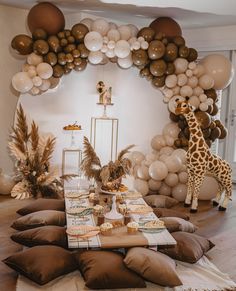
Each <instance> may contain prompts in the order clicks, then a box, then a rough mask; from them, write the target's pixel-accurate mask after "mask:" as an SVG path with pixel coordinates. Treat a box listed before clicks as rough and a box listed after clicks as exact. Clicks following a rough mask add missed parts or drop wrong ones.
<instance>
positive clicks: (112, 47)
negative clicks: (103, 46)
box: [107, 40, 116, 50]
mask: <svg viewBox="0 0 236 291" xmlns="http://www.w3.org/2000/svg"><path fill="white" fill-rule="evenodd" d="M115 46H116V43H115V41H114V40H109V41H108V43H107V47H108V49H111V50H112V49H114V48H115Z"/></svg>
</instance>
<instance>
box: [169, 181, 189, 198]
mask: <svg viewBox="0 0 236 291" xmlns="http://www.w3.org/2000/svg"><path fill="white" fill-rule="evenodd" d="M186 195H187V186H186V185H185V184H181V183H180V184H178V185H176V186H175V187H174V188H172V196H173V197H174V198H175V199H177V200H178V201H180V202H182V201H184V200H185V198H186Z"/></svg>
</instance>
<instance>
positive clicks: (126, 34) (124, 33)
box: [118, 25, 132, 40]
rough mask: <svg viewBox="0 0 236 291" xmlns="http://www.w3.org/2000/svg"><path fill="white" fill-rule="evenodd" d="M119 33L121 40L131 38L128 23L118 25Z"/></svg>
mask: <svg viewBox="0 0 236 291" xmlns="http://www.w3.org/2000/svg"><path fill="white" fill-rule="evenodd" d="M118 31H119V33H120V38H121V39H123V40H128V39H130V38H131V36H132V35H131V29H130V27H129V26H128V25H121V26H119V27H118Z"/></svg>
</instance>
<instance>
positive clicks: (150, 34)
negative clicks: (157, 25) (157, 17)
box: [137, 27, 156, 42]
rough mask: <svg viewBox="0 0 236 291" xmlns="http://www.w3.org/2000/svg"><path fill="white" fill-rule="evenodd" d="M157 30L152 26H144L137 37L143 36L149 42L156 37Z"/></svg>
mask: <svg viewBox="0 0 236 291" xmlns="http://www.w3.org/2000/svg"><path fill="white" fill-rule="evenodd" d="M155 34H156V32H155V30H154V29H152V28H151V27H143V28H142V29H141V30H140V31H139V32H138V35H137V37H139V36H142V37H143V38H144V39H145V40H146V41H147V42H150V41H152V40H153V39H154V36H155Z"/></svg>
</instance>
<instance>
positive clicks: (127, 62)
mask: <svg viewBox="0 0 236 291" xmlns="http://www.w3.org/2000/svg"><path fill="white" fill-rule="evenodd" d="M117 63H118V65H119V66H120V67H121V68H122V69H128V68H130V67H132V65H133V59H132V55H131V54H129V55H128V57H126V58H123V59H121V58H118V60H117Z"/></svg>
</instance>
